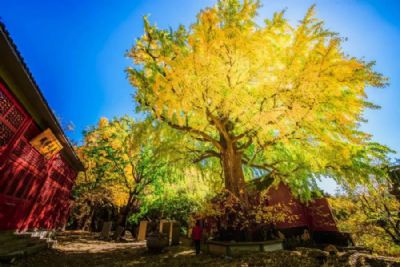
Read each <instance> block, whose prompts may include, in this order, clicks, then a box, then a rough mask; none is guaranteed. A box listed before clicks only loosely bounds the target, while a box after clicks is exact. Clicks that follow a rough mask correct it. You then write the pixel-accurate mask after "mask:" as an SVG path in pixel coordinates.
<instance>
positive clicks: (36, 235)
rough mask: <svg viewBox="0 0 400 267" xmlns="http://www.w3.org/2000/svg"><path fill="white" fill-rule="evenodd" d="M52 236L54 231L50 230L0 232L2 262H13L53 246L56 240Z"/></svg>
mask: <svg viewBox="0 0 400 267" xmlns="http://www.w3.org/2000/svg"><path fill="white" fill-rule="evenodd" d="M52 237H53V232H48V231H39V232H37V231H35V232H24V233H15V232H12V231H5V232H0V264H1V263H12V262H14V261H15V260H16V259H18V258H23V257H25V256H28V255H32V254H35V253H37V252H39V251H42V250H45V249H48V248H50V247H52V245H53V244H54V242H55V240H53V239H52Z"/></svg>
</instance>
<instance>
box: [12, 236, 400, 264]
mask: <svg viewBox="0 0 400 267" xmlns="http://www.w3.org/2000/svg"><path fill="white" fill-rule="evenodd" d="M57 240H58V243H57V245H55V246H54V247H53V248H52V249H48V250H46V251H43V252H40V253H39V254H37V255H34V256H30V257H27V258H25V259H21V260H19V261H17V262H16V263H15V264H14V265H12V266H16V267H25V266H27V267H34V266H38V267H52V266H57V267H80V266H82V267H91V266H95V267H102V266H146V267H147V266H150V267H152V266H170V267H175V266H176V267H183V266H185V267H186V266H206V267H214V266H216V267H220V266H221V267H224V266H226V267H228V266H240V267H250V266H268V267H295V266H302V267H319V266H324V267H328V266H343V267H344V266H360V267H362V266H393V267H394V266H396V267H397V266H400V260H399V261H397V260H396V261H393V260H390V261H386V260H384V259H379V257H372V258H368V257H370V256H369V255H366V254H359V253H341V254H338V255H334V256H328V253H327V252H324V251H321V250H317V249H305V248H303V249H301V248H299V249H298V250H296V251H287V250H282V251H274V252H264V253H263V252H258V253H251V254H248V255H243V256H241V257H239V258H235V259H227V258H221V257H213V256H210V255H207V254H201V255H199V256H196V255H194V252H193V250H192V248H190V247H186V246H174V247H168V248H167V249H166V250H165V251H164V252H163V253H161V254H151V253H149V252H148V251H147V249H146V245H145V243H144V242H133V241H129V242H118V243H116V242H105V241H101V240H99V239H98V237H97V235H93V234H89V233H86V232H65V233H63V234H61V235H59V236H58V237H57ZM322 255H325V256H324V257H322V258H324V259H323V260H321V259H322V258H321V256H322Z"/></svg>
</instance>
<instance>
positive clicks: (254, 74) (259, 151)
mask: <svg viewBox="0 0 400 267" xmlns="http://www.w3.org/2000/svg"><path fill="white" fill-rule="evenodd" d="M259 7H260V5H259V2H257V1H251V0H248V1H239V0H221V1H219V2H218V3H217V4H216V5H215V6H214V7H210V8H206V9H203V10H202V11H200V12H199V13H198V15H197V20H196V22H194V23H193V24H192V25H191V26H190V27H188V28H185V27H184V26H180V27H178V28H177V29H176V30H171V29H169V30H162V29H158V28H157V26H155V25H151V24H150V22H149V20H148V19H147V18H145V19H144V35H143V36H141V37H140V38H138V39H137V40H136V42H135V44H134V46H133V47H132V48H131V50H130V51H129V52H128V56H129V57H130V58H132V59H133V66H132V67H130V68H128V70H127V72H128V76H129V80H130V82H131V84H132V85H133V86H134V87H135V88H136V91H135V99H136V101H137V102H138V103H139V106H140V108H141V109H142V111H145V112H148V113H150V114H151V115H152V116H154V117H155V118H157V119H159V120H162V121H165V122H166V123H167V124H168V125H170V126H171V127H173V128H175V129H177V130H181V131H184V132H186V133H187V134H188V135H190V136H191V138H192V143H191V150H190V151H191V152H195V153H196V155H197V156H198V158H197V161H203V160H206V159H207V158H209V157H216V158H218V159H219V160H220V162H221V166H222V170H223V177H224V182H225V187H226V189H227V190H229V191H231V192H232V193H233V194H235V195H236V196H238V197H239V198H241V199H243V200H244V201H245V200H246V199H247V192H246V191H247V190H246V182H245V175H244V173H245V170H251V172H253V173H260V174H262V175H264V176H267V177H272V178H274V179H275V180H276V181H284V182H285V183H287V184H289V185H290V186H291V188H292V189H293V191H294V192H295V193H298V194H301V195H303V196H305V197H307V196H309V195H310V192H311V191H312V190H311V189H313V187H314V185H315V179H318V177H321V176H330V177H333V178H334V179H336V180H337V181H338V182H339V183H340V182H346V183H350V184H354V183H358V182H364V181H367V180H368V174H369V173H370V172H373V171H374V164H376V163H377V162H378V161H381V160H383V159H384V158H385V154H386V152H387V151H388V149H387V148H385V147H384V146H381V145H379V144H377V143H373V142H372V141H371V136H370V135H369V134H367V133H364V132H362V131H361V130H360V123H361V122H362V121H363V118H362V115H363V111H364V109H365V108H367V107H375V106H374V105H373V104H372V103H369V102H368V101H367V95H366V91H365V90H366V88H367V87H369V86H370V87H382V86H384V85H385V83H386V79H385V78H384V77H382V76H381V75H380V74H379V73H376V72H375V71H373V70H372V67H373V64H372V63H368V62H364V61H362V60H360V59H357V58H354V57H352V56H349V55H346V54H345V53H344V52H343V51H342V49H341V42H342V39H341V38H340V37H338V35H337V34H335V33H333V32H330V31H328V30H326V29H325V27H324V24H323V21H321V20H319V19H316V18H315V16H314V9H315V8H314V7H311V8H310V9H309V10H308V12H307V13H306V15H305V17H304V19H303V20H301V21H300V22H299V23H298V24H297V25H292V24H290V23H289V22H288V21H287V20H286V19H285V17H284V12H278V13H275V14H274V15H273V17H272V19H266V20H265V21H264V22H263V23H262V24H260V23H257V22H258V21H259V20H258V17H257V10H258V8H259Z"/></svg>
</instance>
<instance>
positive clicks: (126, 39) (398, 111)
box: [0, 0, 400, 187]
mask: <svg viewBox="0 0 400 267" xmlns="http://www.w3.org/2000/svg"><path fill="white" fill-rule="evenodd" d="M215 2H216V1H215V0H213V1H211V0H192V1H189V0H169V1H165V0H153V1H149V0H147V1H146V0H129V1H128V0H119V1H107V0H85V1H83V0H82V1H77V0H76V1H72V0H70V1H54V0H52V1H50V0H40V1H39V0H38V1H27V0H26V1H22V0H13V1H6V0H0V17H1V18H2V21H3V22H4V23H5V24H6V27H7V28H8V30H9V32H10V34H11V36H12V38H13V39H14V41H15V43H16V45H17V47H18V48H19V50H20V52H21V53H22V55H23V57H24V58H25V61H26V63H27V64H28V66H29V68H30V70H31V71H32V73H33V76H34V77H35V79H36V81H37V83H38V85H39V87H40V88H41V90H42V92H43V93H44V95H45V97H46V99H47V100H48V102H49V104H50V106H51V107H52V108H53V110H54V111H55V113H56V114H57V115H58V116H59V117H61V118H62V120H63V122H64V123H67V122H70V121H71V122H73V123H74V124H75V131H73V132H69V133H68V135H69V136H70V137H71V138H72V139H73V140H74V141H79V140H81V137H82V135H81V133H82V130H84V129H85V128H86V127H87V126H88V125H93V124H95V123H96V122H97V121H98V119H99V118H100V117H102V116H106V117H113V116H120V115H124V114H133V113H134V109H135V103H134V102H133V99H132V97H131V94H132V93H133V88H132V87H131V86H130V85H129V83H128V81H127V79H126V75H125V72H124V69H125V68H126V67H127V66H129V65H130V64H131V63H130V61H129V60H128V59H127V58H125V57H124V53H125V51H126V50H127V49H129V48H130V47H131V46H132V45H133V43H134V40H135V38H137V37H139V36H140V35H141V34H142V33H143V28H142V27H143V23H142V16H143V15H146V14H150V20H151V21H152V22H157V25H158V26H159V27H161V28H168V27H172V28H175V27H177V25H179V24H184V25H190V23H192V22H194V20H195V15H196V14H197V12H198V11H199V10H200V9H201V8H204V7H206V6H210V5H213V4H214V3H215ZM262 3H263V7H262V9H261V11H260V21H261V19H263V18H266V17H271V16H272V13H273V12H274V11H278V10H282V9H285V8H287V12H286V16H287V18H288V19H289V20H290V21H291V22H292V23H296V22H297V21H298V20H300V19H301V18H302V17H303V15H304V14H305V12H306V10H307V8H308V7H309V6H311V5H312V4H314V3H315V4H317V16H318V17H319V18H322V19H324V20H325V22H326V26H327V27H328V28H329V29H330V30H332V31H335V32H339V33H340V35H341V36H343V37H347V38H348V41H347V42H345V43H344V45H343V48H344V51H345V52H346V53H348V54H350V55H352V56H357V57H362V58H364V59H366V60H376V62H377V65H376V70H378V71H379V72H382V73H383V74H384V75H386V76H387V77H389V79H390V86H388V87H387V88H384V89H368V93H369V98H370V100H372V102H374V103H376V104H378V105H380V106H382V109H380V110H372V111H367V112H366V115H365V117H366V118H367V119H368V123H367V124H365V125H363V126H362V127H363V129H364V130H365V131H367V132H369V133H372V134H373V135H374V140H376V141H378V142H380V143H383V144H385V145H388V146H389V147H391V148H393V149H395V150H397V151H400V63H399V61H400V47H399V44H400V15H399V14H398V10H399V8H400V1H396V0H392V1H388V0H387V1H385V0H380V1H379V0H364V1H361V0H320V1H316V0H314V1H309V0H280V1H276V0H275V1H273V0H269V1H268V0H263V1H262ZM330 185H332V184H329V183H325V186H324V187H332V186H333V185H332V186H330Z"/></svg>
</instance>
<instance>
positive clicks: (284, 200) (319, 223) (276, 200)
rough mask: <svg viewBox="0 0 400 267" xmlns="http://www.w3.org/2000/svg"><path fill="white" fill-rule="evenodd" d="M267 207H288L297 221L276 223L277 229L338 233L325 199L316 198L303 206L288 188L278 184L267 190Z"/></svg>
mask: <svg viewBox="0 0 400 267" xmlns="http://www.w3.org/2000/svg"><path fill="white" fill-rule="evenodd" d="M268 196H269V201H268V202H269V205H276V204H281V205H284V206H286V207H290V210H291V215H296V217H297V219H296V220H292V221H290V222H289V221H286V222H278V223H277V224H276V226H277V228H280V229H285V228H295V227H307V228H309V229H310V230H311V231H338V229H337V227H336V222H335V220H334V218H333V215H332V211H331V209H330V206H329V203H328V201H327V199H326V198H318V199H314V200H313V201H311V202H309V203H307V204H303V203H301V202H300V201H299V200H298V199H296V198H295V197H294V196H293V194H292V193H291V191H290V189H289V187H288V186H286V185H285V184H283V183H280V184H279V185H278V186H277V187H274V186H272V187H270V188H269V189H268Z"/></svg>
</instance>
